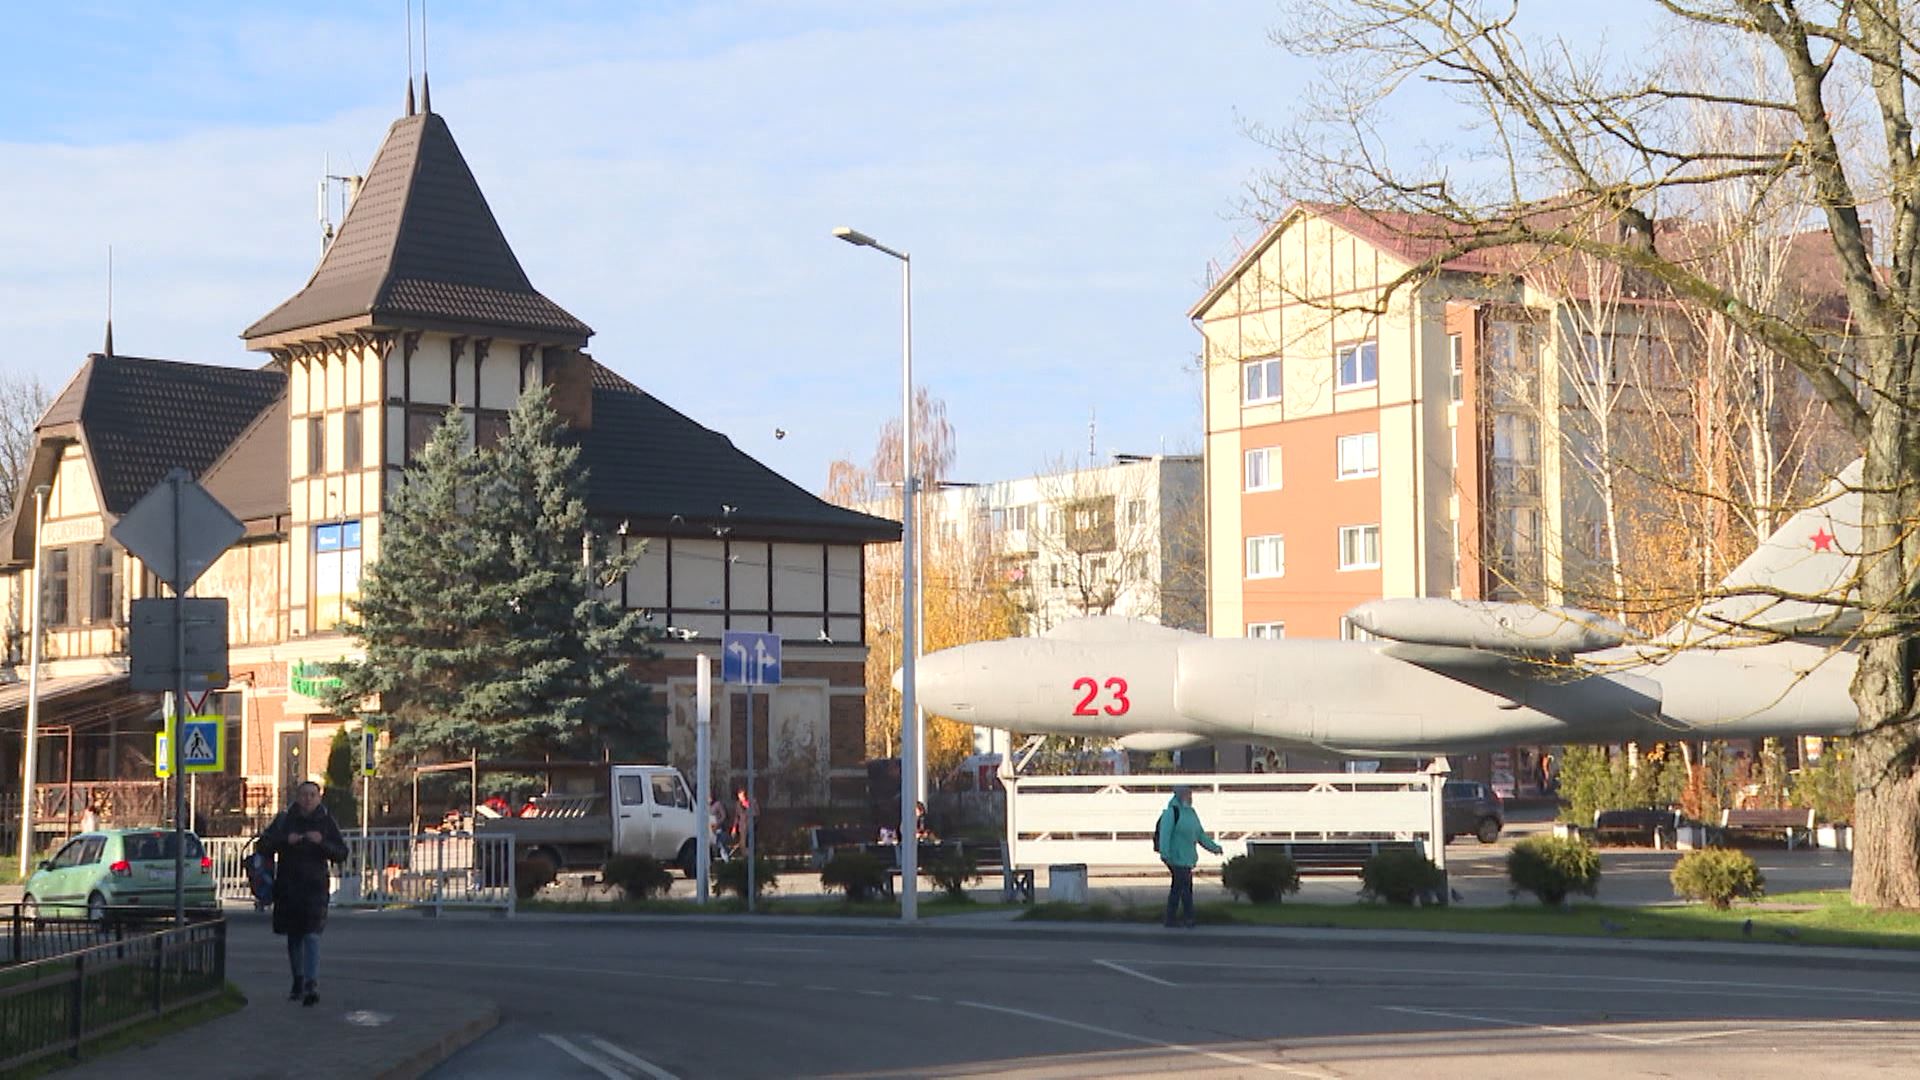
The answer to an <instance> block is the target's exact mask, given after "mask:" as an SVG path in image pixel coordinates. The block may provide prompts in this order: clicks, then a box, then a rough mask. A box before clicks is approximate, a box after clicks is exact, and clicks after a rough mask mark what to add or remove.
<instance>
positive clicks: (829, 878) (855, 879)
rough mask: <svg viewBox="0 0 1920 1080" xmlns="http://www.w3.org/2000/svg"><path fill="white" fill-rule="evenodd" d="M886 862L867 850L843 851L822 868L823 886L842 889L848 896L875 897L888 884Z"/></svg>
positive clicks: (862, 898)
mask: <svg viewBox="0 0 1920 1080" xmlns="http://www.w3.org/2000/svg"><path fill="white" fill-rule="evenodd" d="M887 870H888V866H887V864H886V863H884V862H882V861H880V856H878V855H869V854H867V853H866V852H864V851H840V852H836V853H835V854H834V856H833V861H832V862H830V863H828V864H827V865H826V868H825V869H823V870H821V871H820V887H821V888H823V889H839V890H841V891H842V892H844V893H846V894H847V899H848V900H872V899H875V898H877V897H878V896H879V895H880V894H881V892H882V891H884V890H885V889H886V887H887Z"/></svg>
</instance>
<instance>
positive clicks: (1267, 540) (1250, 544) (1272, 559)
mask: <svg viewBox="0 0 1920 1080" xmlns="http://www.w3.org/2000/svg"><path fill="white" fill-rule="evenodd" d="M1286 572H1287V538H1286V537H1284V536H1249V537H1247V576H1248V577H1250V578H1270V577H1282V576H1284V575H1285V574H1286Z"/></svg>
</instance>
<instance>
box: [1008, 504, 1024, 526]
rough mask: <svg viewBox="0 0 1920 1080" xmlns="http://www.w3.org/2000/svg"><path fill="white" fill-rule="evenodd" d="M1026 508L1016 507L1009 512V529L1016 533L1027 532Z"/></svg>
mask: <svg viewBox="0 0 1920 1080" xmlns="http://www.w3.org/2000/svg"><path fill="white" fill-rule="evenodd" d="M1028 509H1029V508H1028V507H1025V506H1016V507H1013V508H1011V509H1009V510H1008V511H1007V528H1009V529H1012V530H1014V531H1015V532H1026V531H1027V510H1028Z"/></svg>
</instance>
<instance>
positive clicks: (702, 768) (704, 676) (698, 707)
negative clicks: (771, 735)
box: [693, 653, 713, 904]
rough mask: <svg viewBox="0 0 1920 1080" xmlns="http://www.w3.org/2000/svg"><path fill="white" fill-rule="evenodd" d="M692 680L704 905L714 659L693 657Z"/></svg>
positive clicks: (697, 882)
mask: <svg viewBox="0 0 1920 1080" xmlns="http://www.w3.org/2000/svg"><path fill="white" fill-rule="evenodd" d="M693 670H694V677H695V678H697V679H698V680H699V686H698V688H697V689H696V690H695V691H694V713H695V714H696V715H695V716H694V718H693V724H694V728H693V731H694V738H693V745H694V752H693V795H694V802H695V804H696V805H697V806H698V807H699V809H700V817H699V820H698V825H697V826H696V827H697V829H698V832H697V833H696V836H695V839H694V861H695V862H696V863H697V864H698V868H697V869H696V870H695V871H694V878H693V881H694V890H693V892H694V898H695V900H696V902H698V903H701V904H705V903H706V902H707V886H708V873H709V869H710V867H711V865H712V862H713V793H712V791H711V790H709V788H710V786H711V784H712V780H711V779H709V777H708V774H709V773H711V772H712V771H713V749H712V746H711V739H712V733H711V731H710V729H711V728H712V727H713V658H712V657H709V656H708V655H707V654H706V653H701V654H700V655H698V656H696V657H694V658H693Z"/></svg>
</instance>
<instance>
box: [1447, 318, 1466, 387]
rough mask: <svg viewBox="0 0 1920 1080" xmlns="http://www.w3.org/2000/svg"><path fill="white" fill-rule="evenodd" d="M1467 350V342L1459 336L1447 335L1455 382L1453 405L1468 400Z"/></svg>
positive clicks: (1453, 383)
mask: <svg viewBox="0 0 1920 1080" xmlns="http://www.w3.org/2000/svg"><path fill="white" fill-rule="evenodd" d="M1465 349H1466V345H1465V342H1463V341H1462V340H1461V337H1460V335H1459V334H1448V335H1447V356H1448V357H1449V358H1450V359H1451V360H1452V363H1453V382H1452V383H1451V384H1450V386H1451V387H1452V393H1453V403H1454V404H1455V405H1458V404H1460V402H1461V401H1463V400H1465V398H1466V380H1467V367H1466V362H1467V358H1466V354H1465Z"/></svg>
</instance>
